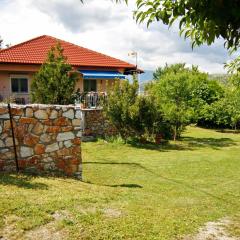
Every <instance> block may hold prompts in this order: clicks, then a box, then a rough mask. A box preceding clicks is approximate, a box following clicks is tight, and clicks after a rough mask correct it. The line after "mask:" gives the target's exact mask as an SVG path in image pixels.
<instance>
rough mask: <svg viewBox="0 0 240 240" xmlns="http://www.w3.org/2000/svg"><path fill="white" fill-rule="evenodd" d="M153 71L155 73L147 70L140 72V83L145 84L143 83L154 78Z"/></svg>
mask: <svg viewBox="0 0 240 240" xmlns="http://www.w3.org/2000/svg"><path fill="white" fill-rule="evenodd" d="M153 73H154V71H151V70H146V71H145V72H144V73H142V74H140V75H139V82H140V84H143V83H146V82H149V81H151V80H153Z"/></svg>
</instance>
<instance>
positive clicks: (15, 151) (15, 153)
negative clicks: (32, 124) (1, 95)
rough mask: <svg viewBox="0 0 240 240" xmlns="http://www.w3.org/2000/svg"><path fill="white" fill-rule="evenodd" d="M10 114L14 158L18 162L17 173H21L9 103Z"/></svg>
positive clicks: (9, 110)
mask: <svg viewBox="0 0 240 240" xmlns="http://www.w3.org/2000/svg"><path fill="white" fill-rule="evenodd" d="M8 112H9V117H10V124H11V129H12V139H13V148H14V156H15V162H16V171H17V172H19V166H18V158H17V148H16V141H15V135H14V129H13V120H12V112H11V106H10V103H8Z"/></svg>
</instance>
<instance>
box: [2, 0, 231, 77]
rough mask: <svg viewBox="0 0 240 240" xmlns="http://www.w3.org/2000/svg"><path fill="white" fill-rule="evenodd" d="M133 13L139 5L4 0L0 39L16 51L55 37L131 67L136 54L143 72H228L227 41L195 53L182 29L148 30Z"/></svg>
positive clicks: (160, 26)
mask: <svg viewBox="0 0 240 240" xmlns="http://www.w3.org/2000/svg"><path fill="white" fill-rule="evenodd" d="M134 9H135V4H134V0H130V3H129V5H128V6H127V5H126V4H124V3H122V4H114V3H113V2H111V1H110V0H85V3H84V4H82V3H81V2H80V0H0V36H1V37H2V38H3V40H4V42H5V44H8V43H10V44H12V45H14V44H16V43H20V42H23V41H26V40H29V39H31V38H34V37H37V36H40V35H51V36H54V37H57V38H60V39H63V40H66V41H69V42H72V43H75V44H77V45H80V46H83V47H87V48H90V49H92V50H96V51H98V52H102V53H105V54H107V55H110V56H113V57H116V58H119V59H122V60H125V61H128V62H131V63H135V59H134V58H133V57H131V56H128V53H129V52H131V51H136V52H137V53H138V66H139V67H140V68H141V69H144V70H154V69H156V68H157V67H158V66H164V65H165V63H168V64H173V63H179V62H185V63H187V64H188V65H192V64H194V65H198V66H199V69H200V70H202V71H206V72H208V73H224V72H225V69H224V67H223V66H224V63H225V62H227V61H229V59H230V57H229V55H228V52H227V50H226V49H224V46H223V40H217V41H216V42H215V44H214V45H212V46H205V45H204V46H201V47H197V48H195V49H194V50H192V48H191V43H190V41H188V40H184V39H183V38H182V37H180V36H179V32H178V26H177V24H175V25H174V26H173V27H172V28H170V29H168V27H167V26H165V25H163V24H162V23H160V22H156V23H154V24H152V25H151V26H150V27H149V28H147V27H146V24H144V23H143V24H137V23H136V21H135V20H134V19H133V10H134Z"/></svg>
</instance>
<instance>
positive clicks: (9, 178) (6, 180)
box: [0, 173, 48, 189]
mask: <svg viewBox="0 0 240 240" xmlns="http://www.w3.org/2000/svg"><path fill="white" fill-rule="evenodd" d="M34 178H36V177H33V176H31V175H23V174H21V175H14V174H6V173H0V185H5V186H8V185H13V186H17V187H19V188H26V189H48V186H47V185H46V184H44V183H37V182H31V180H32V179H34Z"/></svg>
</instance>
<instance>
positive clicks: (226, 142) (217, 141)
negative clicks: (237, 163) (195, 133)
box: [129, 137, 237, 152]
mask: <svg viewBox="0 0 240 240" xmlns="http://www.w3.org/2000/svg"><path fill="white" fill-rule="evenodd" d="M129 144H130V145H131V146H132V147H134V148H139V149H147V150H156V151H161V152H164V151H166V152H167V151H174V150H175V151H184V150H189V151H193V150H196V149H199V148H212V149H215V150H217V149H221V148H223V147H230V146H235V145H237V143H236V142H235V141H234V140H232V139H231V138H196V137H182V138H181V139H180V140H179V141H176V143H168V142H165V143H162V144H160V145H157V144H154V143H146V144H142V143H138V142H129Z"/></svg>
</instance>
